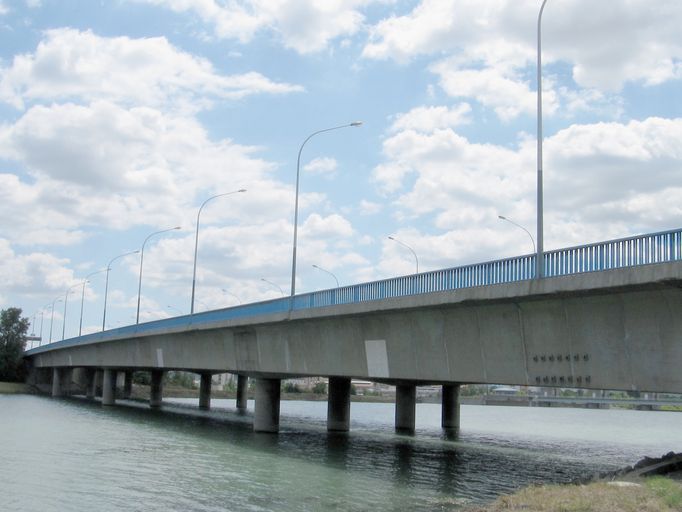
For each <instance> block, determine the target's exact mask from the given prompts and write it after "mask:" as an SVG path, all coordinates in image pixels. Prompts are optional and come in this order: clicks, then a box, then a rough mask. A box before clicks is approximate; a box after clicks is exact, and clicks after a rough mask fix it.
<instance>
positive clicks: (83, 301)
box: [78, 268, 106, 336]
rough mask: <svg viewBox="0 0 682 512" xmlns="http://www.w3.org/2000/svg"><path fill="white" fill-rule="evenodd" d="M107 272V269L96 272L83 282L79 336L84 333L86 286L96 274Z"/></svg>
mask: <svg viewBox="0 0 682 512" xmlns="http://www.w3.org/2000/svg"><path fill="white" fill-rule="evenodd" d="M104 271H106V268H103V269H102V270H96V271H95V272H92V273H90V274H88V275H87V276H85V279H83V282H82V283H81V284H82V286H83V288H82V290H81V318H80V321H79V323H78V336H80V335H81V333H82V332H83V304H84V303H85V285H86V284H88V283H89V281H88V279H90V278H91V277H92V276H94V275H95V274H101V273H102V272H104Z"/></svg>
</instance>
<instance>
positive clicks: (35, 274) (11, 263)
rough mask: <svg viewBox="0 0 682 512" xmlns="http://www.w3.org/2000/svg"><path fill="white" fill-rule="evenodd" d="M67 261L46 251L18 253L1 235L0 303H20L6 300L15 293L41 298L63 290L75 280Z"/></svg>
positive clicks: (25, 296) (7, 304) (15, 294)
mask: <svg viewBox="0 0 682 512" xmlns="http://www.w3.org/2000/svg"><path fill="white" fill-rule="evenodd" d="M68 264H69V260H67V259H64V258H56V257H55V256H53V255H51V254H46V253H40V252H33V253H29V254H16V252H15V251H14V249H13V248H12V246H11V244H10V242H9V240H7V239H4V238H0V277H1V278H2V282H1V283H0V304H2V305H3V306H17V304H9V303H8V302H7V301H8V300H9V298H10V297H12V296H21V297H24V298H40V297H43V296H45V295H48V296H50V297H51V296H53V295H57V294H60V293H64V290H66V288H67V287H68V286H70V285H72V284H74V282H75V279H74V276H73V271H72V270H71V269H69V268H68ZM25 313H26V314H31V312H29V311H26V312H25Z"/></svg>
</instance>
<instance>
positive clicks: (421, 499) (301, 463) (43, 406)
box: [0, 396, 682, 511]
mask: <svg viewBox="0 0 682 512" xmlns="http://www.w3.org/2000/svg"><path fill="white" fill-rule="evenodd" d="M190 404H191V406H190ZM213 405H214V410H212V411H210V412H203V411H199V410H197V409H196V401H183V400H177V401H174V403H173V404H172V405H170V404H169V403H167V404H166V405H164V409H163V410H161V411H156V410H150V409H149V408H148V407H147V406H146V404H136V403H134V402H125V404H123V403H122V404H121V405H119V406H116V407H101V406H100V405H99V404H96V403H89V402H87V401H85V400H79V399H64V400H53V399H49V398H42V397H34V396H12V397H10V396H0V411H2V412H1V415H0V453H2V454H3V464H1V465H0V482H2V484H0V488H2V496H3V499H5V497H6V503H3V506H4V507H5V510H22V511H23V510H35V511H38V510H40V511H43V510H59V511H62V510H65V511H69V510H74V511H75V510H84V509H95V510H102V511H108V510H111V511H114V510H120V509H121V508H124V507H126V508H132V509H133V510H138V509H139V510H159V511H160V510H189V511H214V510H215V511H218V510H226V509H227V510H233V511H274V510H277V511H289V510H292V511H293V510H296V511H298V510H304V511H307V510H309V511H317V510H338V511H356V510H357V511H361V510H363V511H364V510H391V511H402V510H405V511H408V510H409V511H422V510H423V511H426V510H434V509H438V510H458V509H460V508H461V506H462V504H466V503H471V502H478V501H484V500H488V499H491V498H494V497H495V496H496V495H498V494H500V493H505V492H510V491H513V490H514V489H516V488H518V487H520V486H523V485H527V484H529V483H532V482H541V481H551V482H566V481H570V480H571V479H574V478H577V477H581V476H584V475H585V474H590V473H593V472H595V471H600V470H604V469H613V468H615V467H618V466H621V465H625V464H629V463H632V462H634V461H635V460H636V459H637V458H639V457H640V456H642V455H660V454H662V453H664V452H666V451H669V450H679V449H680V446H679V445H678V444H679V438H678V437H677V436H676V435H675V432H676V431H677V432H679V427H680V426H682V415H677V414H674V413H657V412H654V413H651V412H650V413H638V412H636V411H587V410H570V411H566V410H561V409H541V410H536V409H526V408H524V409H516V408H506V409H501V408H494V407H487V408H486V407H478V408H476V407H463V411H462V418H463V425H462V435H461V437H460V439H459V440H457V441H453V440H449V439H446V438H444V437H443V436H442V432H441V430H440V427H439V420H440V418H439V413H440V411H439V409H440V408H439V407H437V406H433V407H427V406H426V405H427V404H420V405H419V406H418V410H417V417H418V422H419V423H418V431H417V434H416V435H415V436H399V435H396V434H395V433H394V432H393V426H392V417H393V415H392V406H391V405H390V404H361V403H354V404H353V405H352V422H351V432H349V433H327V432H326V427H325V415H326V404H325V403H324V402H321V403H320V402H296V403H292V402H283V403H282V422H281V425H282V430H281V432H280V434H279V435H271V434H256V433H254V432H253V431H252V426H251V422H252V413H251V412H247V413H246V414H240V413H238V412H237V411H236V409H235V407H234V401H230V400H215V401H214V404H213ZM251 405H252V404H251ZM594 413H597V414H594ZM600 413H601V414H600ZM622 414H626V415H627V416H626V417H625V419H624V417H623V416H622ZM652 415H653V416H652ZM500 418H504V421H500ZM652 418H655V421H654V420H652ZM653 423H655V425H656V426H655V427H654V426H653V425H652V424H653ZM529 424H533V425H535V426H537V425H541V426H542V427H543V429H542V430H538V429H537V428H535V429H529V428H528V425H529ZM586 424H587V425H590V426H591V427H590V430H583V431H578V430H579V429H577V427H576V425H582V426H583V427H581V428H584V425H586ZM623 424H627V425H628V428H629V429H630V430H624V429H623ZM502 427H504V428H502ZM656 429H658V430H656ZM614 432H615V433H618V434H619V435H618V436H614ZM637 432H639V434H637ZM666 433H668V434H666Z"/></svg>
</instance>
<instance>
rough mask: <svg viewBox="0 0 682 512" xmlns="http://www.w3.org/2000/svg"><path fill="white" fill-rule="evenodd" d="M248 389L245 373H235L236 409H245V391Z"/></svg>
mask: <svg viewBox="0 0 682 512" xmlns="http://www.w3.org/2000/svg"><path fill="white" fill-rule="evenodd" d="M248 390H249V377H248V376H246V375H237V409H239V410H240V411H245V410H246V404H247V400H248V397H247V396H246V392H247V391H248Z"/></svg>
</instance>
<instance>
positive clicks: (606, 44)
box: [363, 0, 682, 120]
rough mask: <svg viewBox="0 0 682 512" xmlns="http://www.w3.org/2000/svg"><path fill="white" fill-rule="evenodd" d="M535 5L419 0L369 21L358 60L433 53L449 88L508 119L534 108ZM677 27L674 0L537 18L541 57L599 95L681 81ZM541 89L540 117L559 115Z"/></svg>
mask: <svg viewBox="0 0 682 512" xmlns="http://www.w3.org/2000/svg"><path fill="white" fill-rule="evenodd" d="M538 8H539V5H538V2H536V1H535V0H514V1H512V0H488V1H487V2H473V1H471V0H422V1H421V2H420V3H419V4H418V5H417V6H416V7H415V8H414V9H413V10H412V11H411V12H410V13H408V14H405V15H393V16H391V17H390V18H387V19H384V20H382V21H380V22H379V23H377V24H376V25H375V26H374V27H372V29H371V31H370V38H369V41H368V43H367V44H366V45H365V48H364V50H363V56H364V57H365V58H368V59H393V60H396V61H398V62H407V61H410V60H412V59H414V58H416V57H419V56H422V55H426V56H435V57H436V58H437V62H435V63H433V64H432V66H431V70H432V71H433V72H434V73H436V74H437V75H438V76H439V77H440V84H441V87H442V88H443V89H444V90H445V91H446V92H447V93H448V94H450V95H451V96H453V97H464V98H467V97H468V98H474V99H476V100H477V101H479V102H480V103H481V104H483V105H485V106H487V107H490V108H492V109H494V110H495V112H496V113H497V114H498V115H499V116H500V118H502V119H504V120H509V119H512V118H514V117H516V116H518V115H519V114H520V113H531V112H533V111H534V108H533V93H532V92H531V87H532V88H533V89H534V88H535V84H534V80H533V78H534V70H535V59H536V23H537V15H538ZM680 25H682V4H681V3H680V2H677V1H676V0H661V1H660V2H656V4H655V6H653V5H652V4H651V2H649V1H647V0H631V1H629V2H620V1H617V0H604V1H600V2H597V3H595V2H592V1H589V0H574V1H571V2H556V3H550V4H548V5H547V7H546V9H545V12H544V15H543V63H544V64H545V67H549V66H551V65H552V64H556V63H560V62H561V63H568V64H569V65H570V66H571V69H572V76H573V80H574V81H575V83H576V84H577V85H578V86H580V87H583V88H587V89H598V90H600V91H601V92H602V93H604V92H614V91H619V90H620V89H621V88H622V87H623V85H624V84H626V83H628V82H641V83H644V84H646V85H655V84H660V83H663V82H665V81H668V80H672V79H679V78H681V77H682V42H680V39H679V35H678V34H679V30H678V27H679V26H680ZM443 53H445V54H450V55H452V57H450V58H442V54H443ZM550 69H551V68H550ZM546 71H547V70H546ZM543 85H544V88H545V89H548V91H547V95H546V98H545V108H546V109H547V113H552V112H553V111H558V109H559V104H558V102H559V100H560V99H561V98H560V95H557V93H556V92H554V91H553V90H552V89H551V86H552V84H551V81H550V82H549V83H545V84H543ZM573 99H575V98H573ZM566 100H567V101H568V102H569V103H568V108H580V109H585V107H586V106H587V105H589V102H590V101H595V100H596V101H597V103H598V105H597V108H599V103H600V102H601V101H603V98H596V97H595V96H594V93H592V94H586V95H583V96H582V98H581V101H580V102H579V103H576V102H575V101H573V102H571V101H570V100H571V98H566ZM609 101H611V100H609ZM590 108H591V107H590Z"/></svg>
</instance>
